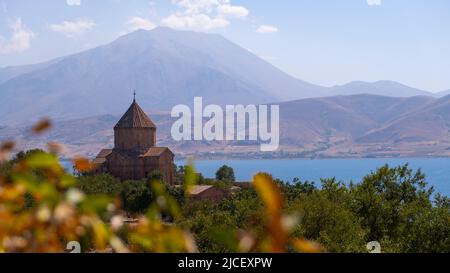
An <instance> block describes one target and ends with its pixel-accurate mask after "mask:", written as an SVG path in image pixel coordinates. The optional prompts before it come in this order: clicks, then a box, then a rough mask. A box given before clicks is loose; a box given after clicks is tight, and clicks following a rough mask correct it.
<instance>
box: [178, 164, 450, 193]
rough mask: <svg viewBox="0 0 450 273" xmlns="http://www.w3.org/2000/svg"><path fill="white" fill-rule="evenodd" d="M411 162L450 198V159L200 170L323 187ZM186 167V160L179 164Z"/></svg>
mask: <svg viewBox="0 0 450 273" xmlns="http://www.w3.org/2000/svg"><path fill="white" fill-rule="evenodd" d="M405 163H409V165H410V167H412V168H413V169H419V168H420V169H422V171H423V172H424V173H425V175H426V180H427V182H428V183H429V185H432V186H434V188H435V190H436V191H437V192H440V193H443V194H445V195H447V196H450V158H398V159H397V158H396V159H378V158H377V159H320V160H199V161H195V167H196V170H197V171H198V172H200V173H202V174H203V175H204V176H205V177H215V173H216V171H217V170H218V169H219V168H220V167H221V166H222V165H228V166H230V167H232V168H233V169H234V172H235V175H236V179H237V180H239V181H250V180H251V178H252V177H253V175H254V174H256V173H258V172H260V171H264V172H267V173H270V174H272V175H273V176H274V177H276V178H280V179H282V180H284V181H292V179H293V178H295V177H298V178H300V179H301V180H309V181H314V182H316V185H320V178H332V177H336V178H337V179H338V180H342V181H344V182H346V183H348V182H350V181H354V182H359V181H361V179H362V178H363V177H364V176H365V175H366V174H369V173H370V172H371V171H374V170H376V169H377V168H378V167H381V166H383V165H384V164H389V165H390V166H398V165H403V164H405ZM176 164H177V165H184V164H185V162H184V161H177V162H176Z"/></svg>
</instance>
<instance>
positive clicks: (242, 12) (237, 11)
mask: <svg viewBox="0 0 450 273" xmlns="http://www.w3.org/2000/svg"><path fill="white" fill-rule="evenodd" d="M217 11H218V12H219V14H220V15H222V16H230V17H235V18H241V17H247V16H248V15H249V13H250V12H249V10H248V9H247V8H246V7H242V6H230V5H220V6H219V7H217Z"/></svg>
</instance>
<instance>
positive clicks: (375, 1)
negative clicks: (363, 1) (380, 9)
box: [367, 0, 381, 6]
mask: <svg viewBox="0 0 450 273" xmlns="http://www.w3.org/2000/svg"><path fill="white" fill-rule="evenodd" d="M367 5H369V6H380V5H381V0H367Z"/></svg>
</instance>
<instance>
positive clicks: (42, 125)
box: [31, 119, 52, 134]
mask: <svg viewBox="0 0 450 273" xmlns="http://www.w3.org/2000/svg"><path fill="white" fill-rule="evenodd" d="M50 127H52V122H51V121H50V120H49V119H43V120H41V121H39V122H38V123H37V124H36V125H34V126H33V127H32V128H31V130H32V131H33V133H35V134H42V133H44V132H45V131H47V130H48V129H50Z"/></svg>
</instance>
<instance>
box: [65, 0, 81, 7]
mask: <svg viewBox="0 0 450 273" xmlns="http://www.w3.org/2000/svg"><path fill="white" fill-rule="evenodd" d="M66 3H67V5H69V6H79V5H81V0H66Z"/></svg>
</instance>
